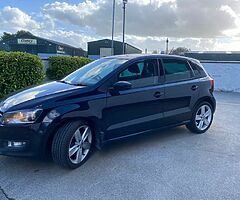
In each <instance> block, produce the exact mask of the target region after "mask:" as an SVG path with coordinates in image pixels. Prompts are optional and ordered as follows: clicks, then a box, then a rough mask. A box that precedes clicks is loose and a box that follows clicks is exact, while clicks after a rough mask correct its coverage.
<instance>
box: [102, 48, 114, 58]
mask: <svg viewBox="0 0 240 200" xmlns="http://www.w3.org/2000/svg"><path fill="white" fill-rule="evenodd" d="M111 55H112V49H111V48H100V58H102V57H106V56H111Z"/></svg>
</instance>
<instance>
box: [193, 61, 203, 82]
mask: <svg viewBox="0 0 240 200" xmlns="http://www.w3.org/2000/svg"><path fill="white" fill-rule="evenodd" d="M190 64H191V67H192V69H193V72H194V74H195V77H197V78H199V77H203V76H204V74H205V73H204V71H203V69H202V68H201V67H200V66H199V65H198V64H197V63H195V62H192V61H191V62H190Z"/></svg>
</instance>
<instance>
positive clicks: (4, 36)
mask: <svg viewBox="0 0 240 200" xmlns="http://www.w3.org/2000/svg"><path fill="white" fill-rule="evenodd" d="M12 37H13V35H12V34H11V33H7V32H3V35H2V36H1V40H9V39H11V38H12Z"/></svg>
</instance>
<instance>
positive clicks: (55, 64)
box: [47, 56, 91, 80]
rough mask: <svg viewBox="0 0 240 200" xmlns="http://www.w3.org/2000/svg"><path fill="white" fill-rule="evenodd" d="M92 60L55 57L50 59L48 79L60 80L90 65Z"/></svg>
mask: <svg viewBox="0 0 240 200" xmlns="http://www.w3.org/2000/svg"><path fill="white" fill-rule="evenodd" d="M90 62H91V60H90V59H88V58H84V57H66V56H53V57H49V59H48V64H49V67H48V69H47V77H48V78H49V79H51V80H59V79H62V78H63V77H65V76H67V75H68V74H70V73H72V72H73V71H75V70H77V69H79V68H81V67H82V66H84V65H86V64H88V63H90Z"/></svg>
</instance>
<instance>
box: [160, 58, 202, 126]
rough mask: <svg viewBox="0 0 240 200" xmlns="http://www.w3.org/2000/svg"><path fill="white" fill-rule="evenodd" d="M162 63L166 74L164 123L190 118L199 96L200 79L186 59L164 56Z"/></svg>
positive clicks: (168, 123) (173, 122)
mask: <svg viewBox="0 0 240 200" xmlns="http://www.w3.org/2000/svg"><path fill="white" fill-rule="evenodd" d="M161 64H162V67H163V70H164V74H165V101H164V116H165V120H164V124H166V125H171V124H176V123H181V122H183V121H186V120H189V119H190V118H191V110H192V108H193V106H194V104H195V103H196V101H197V100H198V96H199V89H198V87H199V83H198V79H195V78H194V72H193V70H192V68H191V66H190V65H189V63H188V61H187V60H186V59H181V58H163V59H162V63H161Z"/></svg>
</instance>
